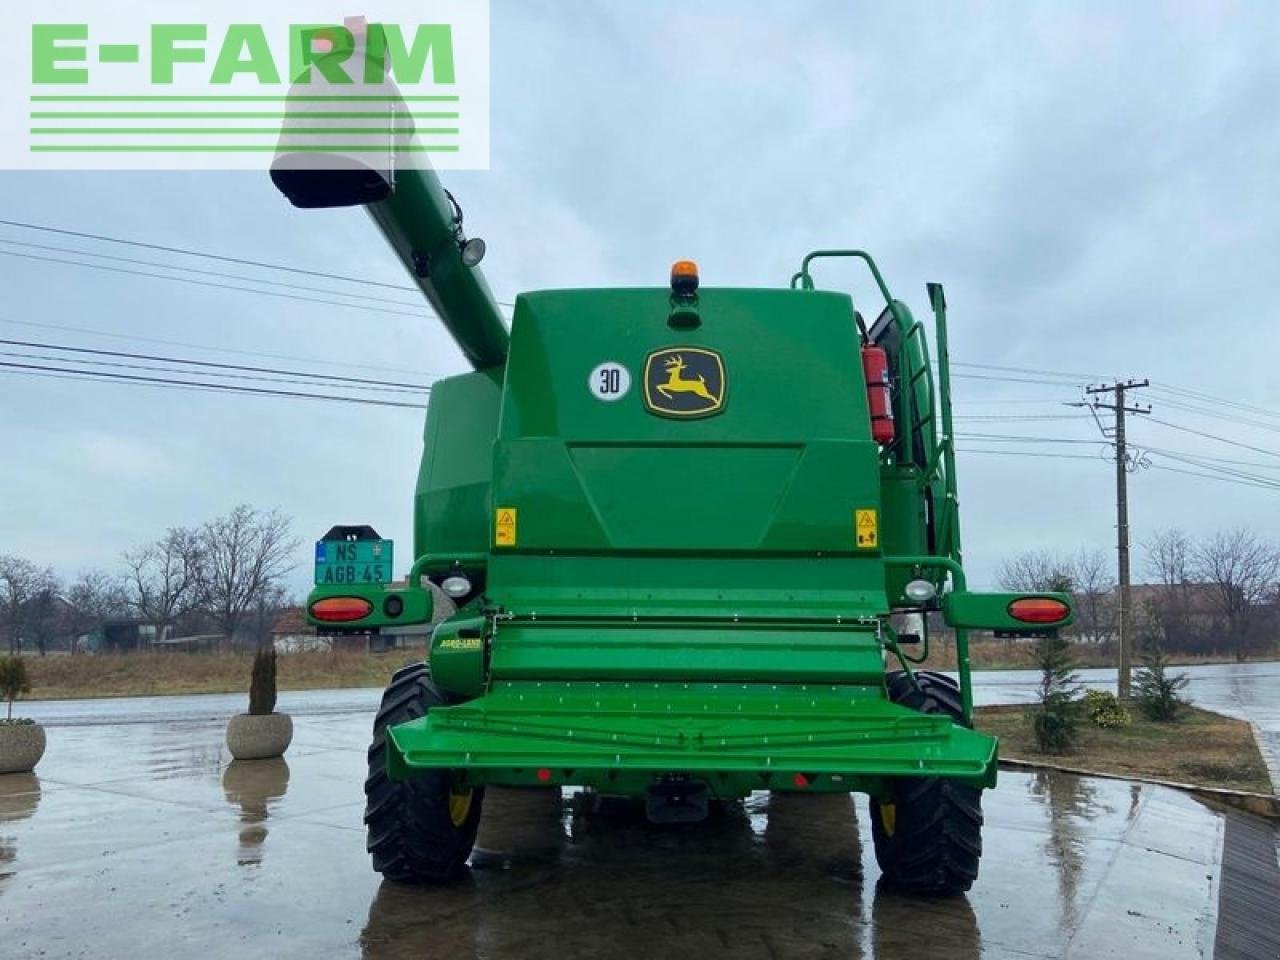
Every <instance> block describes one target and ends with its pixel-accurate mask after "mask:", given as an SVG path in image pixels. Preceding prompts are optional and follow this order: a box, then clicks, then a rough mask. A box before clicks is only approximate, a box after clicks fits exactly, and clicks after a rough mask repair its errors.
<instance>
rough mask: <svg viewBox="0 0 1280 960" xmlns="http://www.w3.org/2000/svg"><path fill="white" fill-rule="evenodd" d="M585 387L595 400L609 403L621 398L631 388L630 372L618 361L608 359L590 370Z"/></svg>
mask: <svg viewBox="0 0 1280 960" xmlns="http://www.w3.org/2000/svg"><path fill="white" fill-rule="evenodd" d="M587 388H588V389H589V390H590V391H591V393H592V394H593V395H594V396H595V398H596V399H597V400H604V401H605V402H606V403H610V402H612V401H614V400H621V399H622V398H623V397H625V396H626V395H627V391H628V390H630V389H631V373H630V371H628V370H627V368H626V367H624V366H623V365H622V364H620V363H614V362H613V361H608V362H606V363H602V364H600V365H599V366H598V367H596V368H595V369H594V370H592V371H591V376H590V377H588V378H587Z"/></svg>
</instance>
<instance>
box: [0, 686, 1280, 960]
mask: <svg viewBox="0 0 1280 960" xmlns="http://www.w3.org/2000/svg"><path fill="white" fill-rule="evenodd" d="M1260 666H1262V667H1267V666H1270V667H1271V668H1272V670H1277V669H1278V668H1276V667H1275V666H1274V665H1260ZM1011 679H1013V678H1012V675H1004V676H1003V678H1002V682H1003V683H1004V684H1005V685H1006V692H1009V691H1014V690H1015V689H1016V688H1015V687H1014V686H1013V685H1011V684H1010V683H1009V681H1010V680H1011ZM1209 682H1210V683H1219V684H1220V686H1221V688H1222V690H1224V691H1228V693H1225V694H1224V696H1227V695H1231V696H1240V694H1239V688H1240V686H1241V681H1240V680H1239V677H1236V678H1235V679H1234V680H1232V679H1224V678H1219V679H1218V680H1211V681H1209ZM1275 683H1276V681H1275V680H1268V679H1267V678H1266V676H1260V677H1255V678H1254V679H1253V680H1249V679H1247V678H1246V680H1245V681H1243V686H1244V687H1245V688H1249V687H1250V686H1251V684H1252V685H1255V686H1259V689H1261V690H1262V691H1263V696H1264V698H1265V697H1266V694H1267V692H1268V691H1274V690H1275V689H1276V686H1275ZM1206 689H1207V688H1206ZM1233 689H1235V690H1236V693H1230V691H1231V690H1233ZM1243 696H1244V699H1245V701H1246V702H1247V700H1248V698H1249V697H1251V696H1252V694H1250V693H1247V692H1246V694H1245V695H1243ZM376 698H377V694H376V692H375V691H350V692H339V693H336V694H334V693H319V692H313V693H308V694H298V695H285V696H282V698H281V700H282V703H281V706H282V709H286V710H290V711H291V712H294V713H295V726H296V735H295V740H294V745H293V746H292V747H291V749H290V751H289V753H288V756H287V758H286V759H283V760H277V761H256V762H251V763H231V762H230V760H229V758H228V756H227V755H226V751H225V747H224V746H223V744H222V732H223V726H224V723H225V718H226V716H227V715H228V714H229V713H231V712H233V711H235V710H238V709H241V708H242V703H241V699H242V698H239V697H233V698H222V697H184V698H138V699H136V700H128V701H96V702H86V701H80V702H75V703H64V704H32V705H31V706H32V707H33V708H34V709H32V710H30V711H29V712H30V713H32V714H34V715H37V716H40V717H41V719H42V721H44V722H46V723H48V724H49V725H50V737H49V739H50V747H49V752H48V753H47V755H46V757H45V759H44V760H43V762H42V763H41V765H40V769H39V775H38V777H36V776H8V777H0V957H3V958H5V960H8V958H27V957H33V958H34V957H47V958H53V957H109V958H137V960H141V958H150V957H165V958H168V957H186V956H192V957H196V956H199V957H208V958H233V957H235V958H238V957H366V958H400V957H404V958H409V957H413V958H424V957H437V956H439V957H472V956H475V957H486V958H503V957H519V958H531V957H543V956H545V957H556V958H588V957H592V958H594V957H602V958H613V957H617V958H624V957H625V958H631V957H664V958H665V957H686V956H689V957H692V956H698V957H707V956H710V957H720V956H723V957H734V958H753V957H768V958H791V957H803V958H808V957H841V958H858V957H867V958H871V957H877V958H899V957H929V958H935V957H946V958H970V957H973V958H977V957H1081V958H1092V957H1131V958H1145V957H1152V958H1157V957H1158V958H1169V960H1178V958H1182V957H1212V956H1214V955H1215V951H1216V953H1217V955H1218V956H1222V957H1226V956H1232V957H1234V956H1251V955H1256V954H1257V950H1259V949H1261V950H1268V949H1271V946H1269V945H1274V943H1275V942H1276V939H1275V935H1276V932H1277V928H1278V927H1280V912H1278V911H1276V910H1275V909H1271V908H1272V907H1274V904H1275V902H1276V901H1275V899H1274V898H1271V897H1270V896H1269V891H1270V890H1271V889H1272V888H1271V887H1269V886H1268V884H1273V883H1274V881H1275V875H1276V869H1275V868H1276V864H1275V862H1274V859H1270V860H1269V859H1268V857H1269V856H1270V857H1273V856H1274V853H1275V831H1274V829H1273V828H1272V827H1270V826H1269V825H1263V824H1260V823H1258V822H1248V823H1245V824H1244V825H1243V826H1242V823H1241V821H1238V820H1231V819H1228V818H1227V817H1228V815H1224V814H1221V813H1219V812H1217V811H1214V810H1212V809H1209V808H1207V807H1205V806H1203V805H1201V804H1200V803H1198V802H1197V801H1195V800H1193V799H1191V798H1189V797H1187V796H1184V795H1182V794H1180V793H1178V792H1176V791H1171V790H1166V789H1163V788H1159V787H1152V786H1140V785H1136V784H1128V783H1124V782H1119V781H1109V780H1090V779H1087V778H1077V777H1071V776H1063V775H1053V774H1047V773H1037V774H1021V773H1009V772H1005V773H1002V774H1001V777H1000V785H999V787H998V788H997V789H995V790H994V791H989V792H988V793H987V794H986V795H985V798H984V806H985V811H986V819H987V825H986V828H985V831H984V843H985V853H984V857H983V862H982V874H981V876H980V877H979V879H978V883H977V884H976V886H975V887H974V889H973V891H972V892H971V893H970V894H969V895H968V896H967V897H961V898H955V899H949V900H932V901H930V900H923V901H922V900H916V899H910V898H904V897H901V896H899V895H896V894H894V893H892V892H889V891H886V890H883V889H880V888H879V886H878V884H877V877H878V871H877V869H876V866H875V860H874V856H873V855H872V853H871V840H870V833H869V828H868V824H867V814H866V801H865V798H861V797H856V798H852V799H851V798H847V797H834V798H833V797H815V796H783V795H775V796H770V795H767V794H760V795H757V796H755V797H752V798H751V799H750V800H749V801H747V803H745V804H744V805H742V806H741V807H734V808H730V809H728V810H726V811H725V812H724V813H723V814H722V815H720V816H719V817H717V818H716V819H715V820H714V821H712V822H709V823H705V824H701V825H695V826H684V827H679V828H675V827H666V828H656V827H652V826H649V825H647V824H645V823H644V822H643V821H641V820H639V819H637V818H635V817H633V816H631V815H630V812H629V811H627V810H622V811H621V812H618V811H614V812H605V813H589V812H586V811H583V810H580V809H578V808H579V807H580V806H581V804H580V803H579V802H578V801H577V800H576V799H575V798H573V797H563V798H561V797H558V796H556V795H555V794H551V793H547V792H539V791H532V792H509V791H508V792H499V791H490V795H489V797H488V798H487V801H486V810H485V823H484V825H483V826H482V835H481V841H480V846H481V847H482V850H481V852H480V854H479V855H478V856H477V857H476V858H475V866H474V867H473V869H472V870H471V871H470V872H469V874H468V875H467V876H466V877H465V878H464V879H463V880H462V881H461V882H459V883H458V884H456V885H454V886H451V887H447V888H443V889H431V890H423V889H416V888H408V887H401V886H398V885H395V884H385V883H382V882H381V881H380V879H379V878H378V877H377V876H376V875H375V874H374V873H372V871H371V870H370V868H369V864H368V860H367V857H366V855H365V852H364V834H363V828H362V826H361V813H362V808H363V803H362V799H363V798H362V796H361V790H360V785H361V782H362V779H363V775H364V749H365V746H366V742H367V738H368V733H369V729H368V728H369V723H370V714H371V710H372V708H373V706H374V705H375V703H376ZM982 699H984V700H987V699H991V698H990V697H989V696H988V694H987V693H983V694H982ZM1007 699H1017V696H1016V694H1015V695H1013V696H1009V697H1007ZM1201 699H1202V702H1204V699H1205V698H1201ZM1271 699H1272V700H1274V695H1271ZM1206 705H1208V704H1206ZM1230 816H1234V815H1230ZM1234 836H1241V837H1244V838H1246V840H1247V841H1248V843H1249V844H1250V845H1251V846H1250V847H1249V858H1247V859H1241V857H1239V856H1236V855H1235V854H1234V853H1233V850H1235V846H1233V844H1232V843H1224V840H1225V839H1227V838H1228V837H1234ZM1268 838H1270V843H1271V846H1270V847H1269V848H1268V846H1267V843H1268ZM1244 842H1245V841H1241V843H1244ZM1224 862H1225V866H1224ZM1224 876H1225V877H1226V881H1225V883H1226V888H1227V889H1231V890H1239V891H1241V892H1240V893H1237V894H1233V895H1232V898H1231V899H1230V900H1229V902H1228V904H1227V909H1225V910H1224V909H1222V899H1223V889H1224V880H1223V878H1224ZM1246 894H1247V896H1246ZM1254 901H1256V902H1257V905H1256V906H1255V905H1254ZM1269 905H1270V906H1269ZM1237 928H1238V929H1237ZM1256 944H1261V945H1262V946H1261V947H1257V946H1256ZM1251 950H1252V951H1253V953H1250V951H1251ZM1233 951H1234V952H1233ZM1242 951H1243V952H1242Z"/></svg>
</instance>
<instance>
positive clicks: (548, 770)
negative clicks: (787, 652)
mask: <svg viewBox="0 0 1280 960" xmlns="http://www.w3.org/2000/svg"><path fill="white" fill-rule="evenodd" d="M391 737H392V740H393V743H394V746H395V749H393V750H391V751H390V752H389V755H390V757H391V760H390V763H391V768H390V769H391V774H392V776H393V777H403V776H407V775H411V774H412V772H413V771H415V770H430V769H435V768H441V767H443V768H451V769H456V770H461V771H465V774H464V779H465V781H466V782H469V783H474V784H486V783H505V784H516V785H526V786H527V785H538V784H548V783H553V784H566V783H567V784H584V785H587V786H593V787H596V788H597V789H599V790H601V791H603V792H612V793H616V792H621V793H638V792H641V791H643V790H644V788H645V786H646V785H647V784H648V783H649V782H651V781H652V779H653V778H654V777H655V776H656V775H660V774H678V775H686V776H690V777H694V778H698V779H703V780H706V781H707V782H708V783H709V784H710V785H711V788H712V790H713V791H714V792H715V793H716V794H718V795H721V796H743V795H745V794H747V793H750V792H751V791H752V790H762V789H776V790H791V789H797V784H796V781H795V777H796V775H797V774H799V775H801V776H802V777H804V780H805V785H804V789H806V790H809V791H822V792H842V793H848V792H849V791H851V790H862V791H867V792H870V793H875V794H883V793H884V792H885V780H886V779H887V778H890V777H899V776H947V777H956V778H958V779H964V780H966V781H968V782H971V783H974V784H977V785H981V786H992V785H994V780H995V741H994V739H993V738H991V737H989V736H986V735H984V734H979V733H975V732H974V731H972V730H968V729H965V728H963V727H960V726H957V725H956V724H954V723H952V722H951V720H950V718H948V717H940V716H928V715H925V714H920V713H916V712H914V711H912V710H908V709H906V708H905V707H900V706H897V705H895V704H891V703H889V702H888V701H886V700H885V698H884V695H883V692H882V690H881V688H880V687H879V686H876V685H844V684H803V683H801V684H769V683H742V684H736V683H705V682H704V683H692V682H690V683H625V682H599V683H582V682H574V681H569V682H564V681H561V682H554V681H546V682H531V681H522V682H501V683H495V684H494V685H493V686H492V688H491V689H490V691H489V692H488V693H487V694H486V695H485V696H484V697H482V698H480V699H477V700H473V701H470V702H468V703H464V704H461V705H459V706H455V707H449V708H447V709H436V710H433V711H431V712H430V714H428V716H427V717H426V718H424V719H422V720H417V721H413V722H410V723H406V724H403V725H401V726H398V727H395V728H394V729H393V730H392V732H391ZM540 770H541V771H543V774H542V776H541V777H540V776H539V771H540Z"/></svg>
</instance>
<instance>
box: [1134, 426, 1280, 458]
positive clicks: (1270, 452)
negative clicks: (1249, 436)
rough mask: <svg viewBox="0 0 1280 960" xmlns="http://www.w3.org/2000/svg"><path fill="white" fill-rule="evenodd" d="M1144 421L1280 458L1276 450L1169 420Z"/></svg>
mask: <svg viewBox="0 0 1280 960" xmlns="http://www.w3.org/2000/svg"><path fill="white" fill-rule="evenodd" d="M1143 420H1144V422H1146V423H1158V424H1160V425H1161V426H1163V427H1168V428H1169V429H1171V430H1179V431H1181V432H1182V433H1190V434H1192V435H1194V436H1197V437H1205V438H1207V439H1209V440H1217V441H1218V442H1219V443H1225V444H1227V445H1228V446H1232V447H1240V448H1241V449H1244V450H1252V451H1253V452H1254V453H1263V454H1266V455H1267V456H1269V457H1277V458H1280V453H1277V452H1276V451H1275V450H1268V449H1266V448H1265V447H1255V446H1253V445H1252V444H1249V443H1241V442H1240V441H1238V440H1228V439H1227V438H1226V437H1219V436H1217V435H1216V434H1212V433H1205V432H1204V431H1203V430H1193V429H1191V428H1190V427H1183V426H1179V425H1178V424H1176V423H1170V422H1169V421H1168V420H1161V419H1160V418H1159V417H1152V416H1147V417H1144V418H1143Z"/></svg>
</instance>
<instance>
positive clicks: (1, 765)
mask: <svg viewBox="0 0 1280 960" xmlns="http://www.w3.org/2000/svg"><path fill="white" fill-rule="evenodd" d="M44 745H45V739H44V727H42V726H40V724H38V723H0V774H4V773H30V772H31V771H32V770H34V769H35V768H36V764H37V763H39V762H40V758H41V757H43V756H44Z"/></svg>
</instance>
